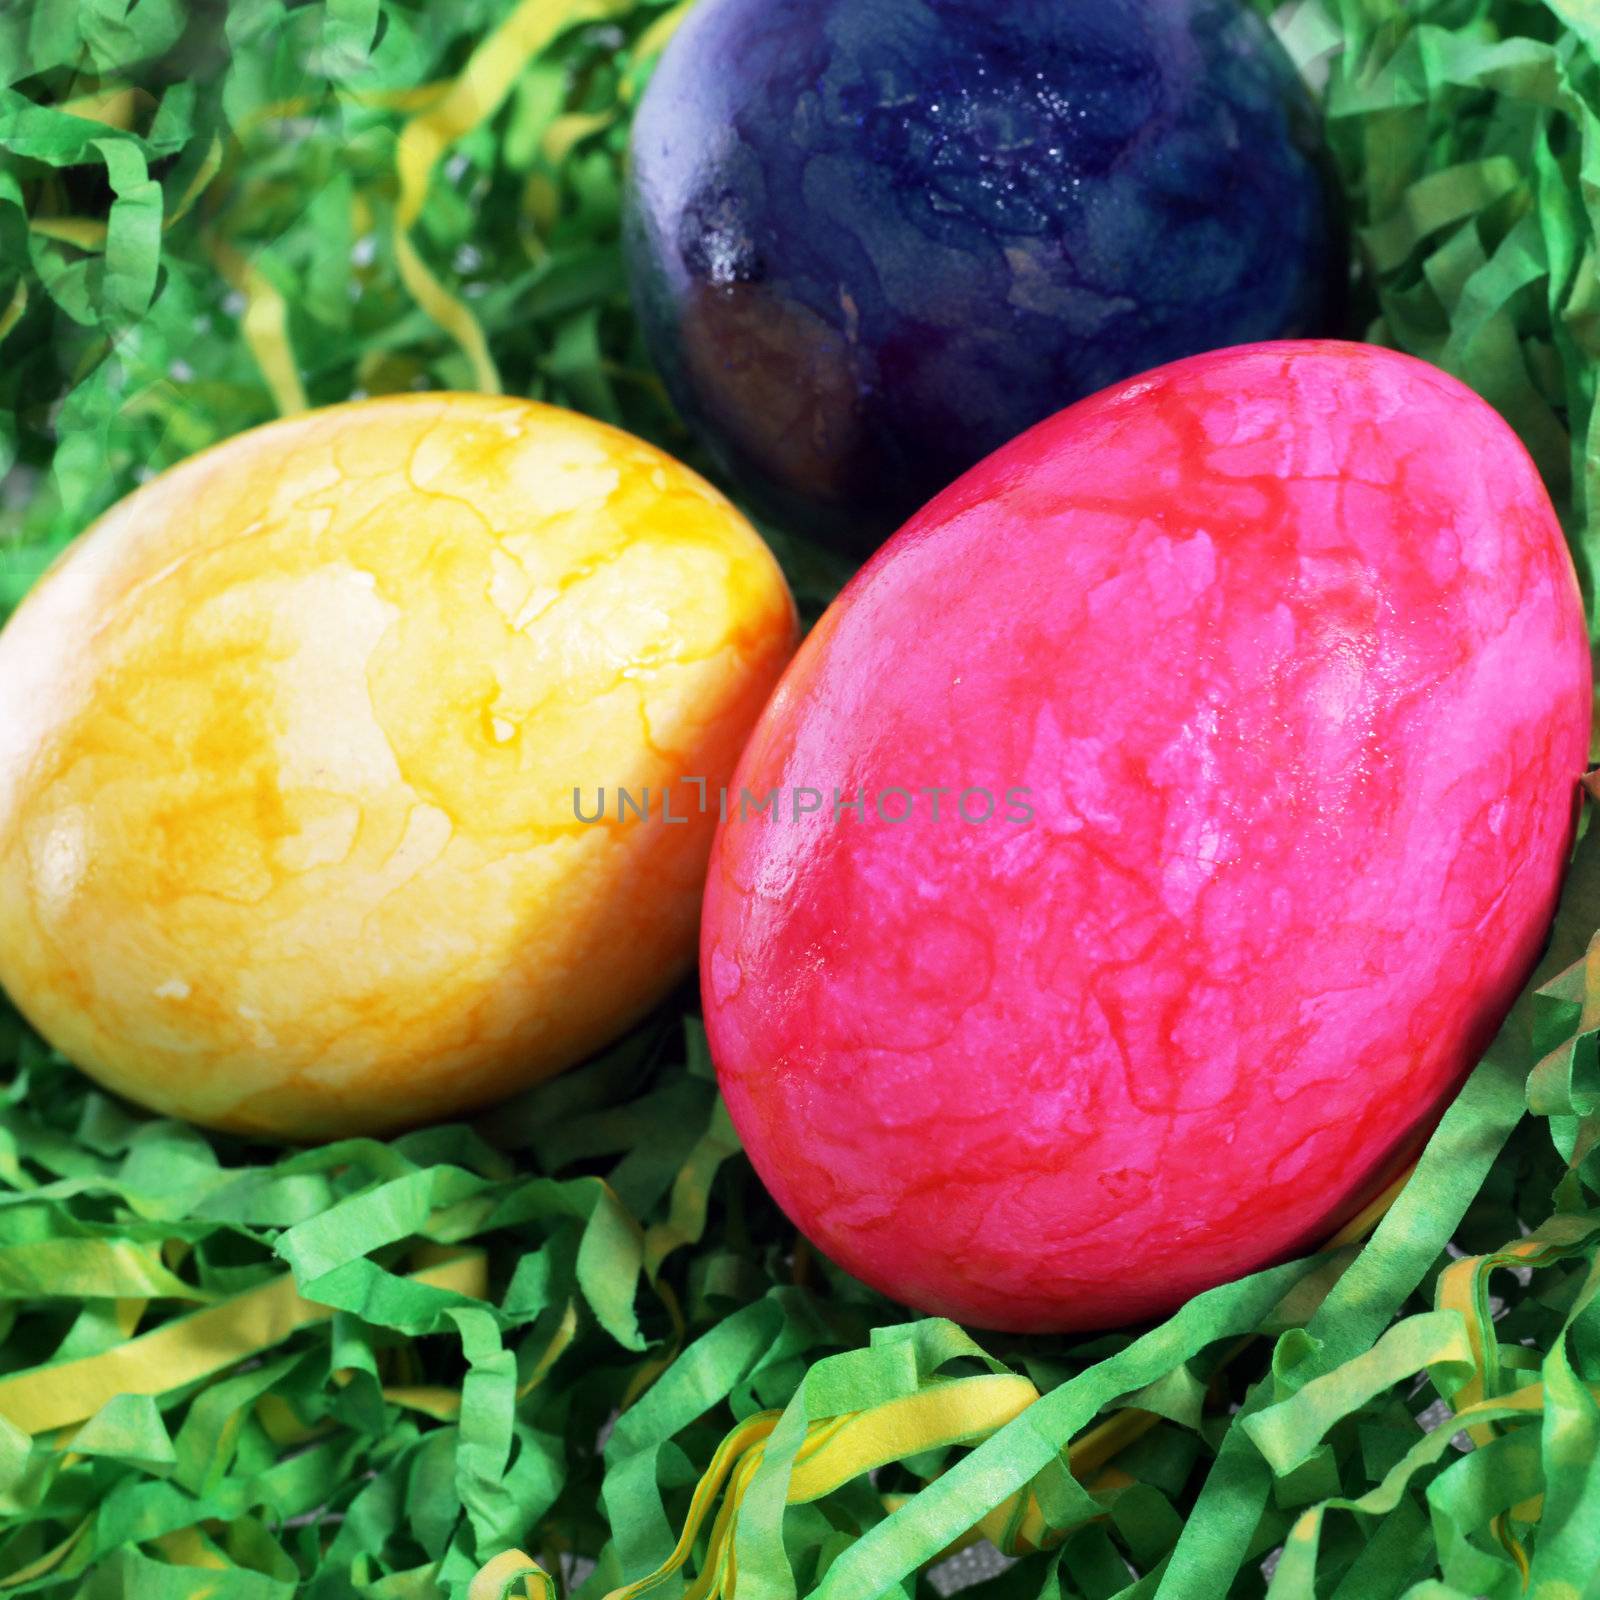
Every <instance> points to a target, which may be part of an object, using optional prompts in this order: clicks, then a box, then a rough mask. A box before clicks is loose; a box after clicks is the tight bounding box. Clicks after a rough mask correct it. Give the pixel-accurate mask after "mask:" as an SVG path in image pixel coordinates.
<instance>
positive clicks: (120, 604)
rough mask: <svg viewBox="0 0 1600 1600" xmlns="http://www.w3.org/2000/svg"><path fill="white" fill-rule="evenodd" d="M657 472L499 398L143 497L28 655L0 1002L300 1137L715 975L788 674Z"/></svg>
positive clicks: (480, 1071)
mask: <svg viewBox="0 0 1600 1600" xmlns="http://www.w3.org/2000/svg"><path fill="white" fill-rule="evenodd" d="M794 630H795V619H794V613H793V609H792V606H791V602H790V599H789V595H788V591H787V589H786V587H785V585H784V582H783V578H782V576H781V575H780V573H779V571H778V568H777V565H776V563H775V562H774V561H773V559H772V557H771V555H770V553H769V552H768V550H767V548H766V546H765V545H764V544H763V543H762V542H761V540H760V539H759V538H758V537H757V536H756V534H755V533H754V531H753V530H752V529H751V528H750V527H749V525H748V524H747V523H746V522H745V521H744V520H743V518H742V517H740V516H739V514H738V513H737V512H736V511H734V509H733V508H732V507H731V506H730V505H729V504H728V503H727V502H726V501H725V500H724V499H723V498H722V497H721V496H720V495H718V494H717V493H715V492H714V491H713V490H712V489H710V488H709V487H708V486H707V485H706V484H705V483H703V482H702V481H701V480H700V479H699V478H697V477H696V476H695V475H694V474H693V473H691V472H689V471H688V470H687V469H686V468H684V467H682V466H680V465H679V464H678V463H677V462H675V461H673V460H672V459H671V458H670V457H668V456H665V455H663V454H662V453H661V452H660V451H659V450H656V449H654V448H653V447H651V446H649V445H647V444H644V443H642V442H641V441H639V440H637V439H633V438H630V437H629V436H628V435H626V434H624V433H620V432H618V431H617V430H615V429H613V428H608V427H605V426H603V425H602V424H600V423H597V422H593V421H590V420H589V419H587V418H584V417H579V416H575V415H573V414H572V413H570V412H564V411H559V410H556V409H554V408H552V407H548V406H539V405H532V404H529V403H528V402H526V401H521V400H502V399H490V398H488V397H485V396H481V395H414V396H408V397H404V398H394V399H382V400H369V401H364V402H360V403H357V404H353V405H348V406H341V407H337V408H334V409H332V410H328V411H321V412H315V413H311V414H309V415H305V416H300V417H295V418H292V419H290V420H286V421H282V422H277V423H273V424H271V425H269V426H267V427H264V428H259V429H256V430H254V431H253V432H250V433H246V434H243V435H241V436H239V437H238V438H235V439H232V440H230V441H228V442H227V443H225V444H223V445H220V446H218V447H217V448H215V449H213V450H210V451H207V452H206V453H205V454H203V455H200V456H198V457H195V458H194V459H192V460H190V461H188V462H185V463H183V464H182V465H180V466H178V467H176V468H174V469H173V470H171V471H169V472H167V473H165V474H164V475H162V476H161V477H159V478H157V479H156V480H154V481H153V482H151V483H149V484H147V485H145V486H144V487H143V488H141V489H139V490H138V491H137V492H136V493H134V494H133V495H131V496H130V497H129V498H128V499H126V500H124V501H123V502H122V503H121V504H120V505H119V506H117V507H116V508H115V509H114V510H112V511H111V512H110V513H109V514H108V515H107V516H105V517H104V518H103V519H102V520H101V521H100V522H99V523H98V524H97V525H96V526H95V527H94V528H93V529H92V530H91V531H89V532H88V533H86V534H85V535H84V536H83V538H82V539H81V540H79V541H78V542H77V543H76V544H75V545H74V546H72V547H71V548H70V550H69V551H68V552H67V554H66V556H65V557H64V558H63V560H62V561H61V562H60V563H59V564H58V565H57V566H56V567H55V568H54V569H53V570H52V571H51V572H50V573H49V574H48V575H47V576H46V577H45V578H44V579H43V581H42V582H41V583H40V584H39V586H38V587H37V588H36V589H35V590H34V591H33V593H32V594H31V595H30V596H29V597H28V599H27V600H26V601H25V602H24V603H23V605H22V607H21V608H20V610H19V611H18V612H17V613H16V615H15V616H14V617H13V618H12V620H11V621H10V623H9V624H8V625H7V627H6V628H5V630H4V632H3V633H0V981H3V983H4V985H5V987H6V989H7V990H8V991H9V992H10V994H11V996H12V998H13V999H14V1000H15V1002H16V1003H17V1005H18V1006H19V1007H20V1008H21V1010H22V1011H23V1012H24V1013H25V1014H26V1015H27V1017H28V1018H29V1019H30V1021H32V1022H33V1024H34V1025H35V1026H36V1027H37V1028H38V1029H39V1030H40V1032H41V1033H43V1034H44V1036H45V1037H46V1038H47V1039H48V1040H50V1041H51V1042H52V1043H53V1044H55V1045H57V1046H58V1047H59V1048H60V1049H61V1050H62V1051H64V1052H65V1053H66V1054H67V1055H68V1056H69V1057H71V1058H72V1059H73V1060H74V1061H76V1062H77V1063H78V1064H79V1065H80V1066H82V1067H83V1068H85V1069H86V1070H87V1071H88V1072H90V1073H91V1074H93V1075H94V1076H95V1077H97V1078H99V1079H100V1080H101V1081H102V1082H103V1083H105V1084H107V1085H109V1086H110V1087H111V1088H113V1089H116V1090H118V1091H120V1092H121V1093H124V1094H126V1095H128V1096H129V1097H130V1098H132V1099H134V1100H138V1101H142V1102H143V1103H145V1104H146V1105H149V1106H152V1107H155V1108H156V1109H158V1110H161V1111H165V1112H170V1113H174V1114H177V1115H179V1116H183V1117H187V1118H190V1119H192V1120H194V1121H197V1122H202V1123H208V1124H211V1125H214V1126H217V1127H223V1128H230V1129H235V1130H240V1131H243V1132H248V1133H267V1134H274V1135H281V1136H284V1137H288V1138H294V1139H311V1138H320V1137H327V1136H331V1135H336V1134H344V1133H350V1132H355V1131H364V1132H376V1131H382V1130H386V1129H391V1128H396V1127H402V1126H406V1125H409V1124H414V1123H420V1122H425V1121H428V1120H431V1119H434V1118H438V1117H443V1116H448V1115H452V1114H454V1113H456V1112H459V1111H462V1110H465V1109H470V1108H472V1107H475V1106H480V1105H483V1104H484V1103H486V1102H488V1101H491V1100H494V1099H496V1098H499V1097H501V1096H504V1095H506V1094H507V1093H509V1092H511V1091H513V1090H515V1089H518V1088H520V1087H523V1086H525V1085H527V1084H530V1083H532V1082H534V1081H536V1080H538V1079H539V1078H542V1077H545V1076H547V1075H548V1074H550V1073H553V1072H555V1071H558V1070H559V1069H560V1068H562V1067H564V1066H567V1065H569V1064H570V1063H571V1062H573V1061H574V1060H575V1059H577V1058H578V1057H580V1056H582V1055H583V1054H585V1053H586V1052H588V1051H590V1050H593V1049H594V1048H596V1047H597V1046H599V1045H601V1044H604V1043H605V1042H606V1041H607V1040H608V1039H609V1038H610V1037H611V1036H612V1035H614V1034H615V1033H617V1032H619V1031H620V1030H621V1029H623V1028H624V1027H626V1026H627V1025H628V1024H629V1023H631V1022H633V1021H634V1020H636V1019H637V1018H638V1017H639V1015H640V1014H641V1013H642V1012H643V1011H644V1010H645V1009H646V1008H647V1007H649V1006H650V1005H651V1004H652V1003H654V1002H655V1001H656V1000H658V999H659V998H660V997H661V996H662V995H663V994H664V993H665V992H666V991H667V989H668V988H670V987H671V985H672V984H674V983H675V982H676V981H677V980H678V979H680V978H681V977H682V976H683V975H684V974H685V972H686V971H687V970H688V969H689V967H690V966H691V964H692V961H693V957H694V941H695V931H696V926H697V917H698V911H699V901H700V891H701V888H702V886H703V882H704V872H705V859H706V854H707V852H708V850H709V848H710V843H711V838H710V835H711V823H712V821H713V820H714V818H713V817H712V816H711V815H709V814H706V815H702V814H699V813H698V812H695V811H694V808H693V807H692V806H691V805H688V804H687V803H686V801H687V800H689V799H692V797H693V793H694V791H693V790H692V789H691V790H688V791H686V794H685V796H683V797H680V798H679V800H678V801H677V803H676V804H677V809H678V811H679V812H680V813H686V812H687V813H689V816H688V821H687V822H686V823H684V824H682V825H678V826H663V825H662V823H661V821H660V819H659V817H658V816H656V815H652V816H651V818H650V820H649V821H648V822H646V821H643V820H641V819H639V818H636V817H634V816H631V815H630V816H629V818H628V820H627V821H626V822H618V821H616V819H615V817H614V816H613V817H612V818H611V819H610V820H609V821H608V822H606V823H605V824H603V825H602V824H599V823H595V824H588V823H585V822H582V821H579V820H578V812H579V807H578V805H577V804H575V800H574V794H573V791H574V789H575V788H577V787H580V786H581V788H582V789H583V791H584V795H585V797H586V798H585V799H584V802H583V808H584V809H585V810H586V811H589V812H592V811H593V809H594V803H593V790H594V789H595V788H597V787H599V786H602V785H605V786H613V785H631V786H632V788H633V790H634V792H635V793H637V792H639V791H640V790H642V789H643V788H645V787H647V786H657V787H659V786H660V785H661V784H663V783H665V782H667V781H669V780H675V779H677V778H679V777H681V776H685V775H690V774H694V775H703V776H707V777H709V778H710V779H711V781H712V782H713V783H715V782H716V781H717V777H718V775H719V774H723V775H725V774H726V773H727V772H728V771H729V770H731V768H732V765H733V762H734V760H735V758H736V756H737V755H738V752H739V749H740V746H741V745H742V743H743V741H744V738H745V735H746V734H747V732H748V731H749V728H750V726H751V724H752V722H753V721H754V719H755V717H756V714H757V712H758V711H759V710H760V708H761V705H762V702H763V701H764V700H765V698H766V696H767V694H768V692H769V690H770V689H771V687H772V684H773V682H774V681H775V680H776V678H777V675H778V673H779V671H780V670H781V668H782V667H783V665H784V664H785V662H786V661H787V660H788V658H789V655H790V654H791V652H792V649H793V642H794Z"/></svg>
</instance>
